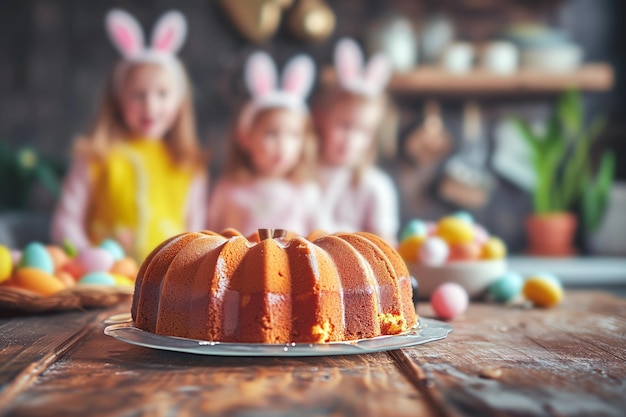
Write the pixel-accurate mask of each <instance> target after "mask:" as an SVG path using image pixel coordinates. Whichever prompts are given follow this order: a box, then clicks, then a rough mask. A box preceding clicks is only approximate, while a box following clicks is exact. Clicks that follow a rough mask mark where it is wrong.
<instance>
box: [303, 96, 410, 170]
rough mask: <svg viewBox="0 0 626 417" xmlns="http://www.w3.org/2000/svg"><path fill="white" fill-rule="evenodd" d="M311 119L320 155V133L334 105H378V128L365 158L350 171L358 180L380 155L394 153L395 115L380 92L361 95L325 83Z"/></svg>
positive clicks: (388, 155) (316, 100)
mask: <svg viewBox="0 0 626 417" xmlns="http://www.w3.org/2000/svg"><path fill="white" fill-rule="evenodd" d="M314 103H315V105H314V111H313V118H314V120H315V126H316V128H317V131H318V136H319V137H320V147H319V148H320V149H319V150H320V155H323V154H324V142H325V141H324V140H323V133H324V130H325V129H326V124H327V119H328V116H329V114H331V113H332V112H333V111H334V110H335V109H336V108H337V107H338V106H342V105H350V104H355V105H368V104H374V105H376V106H379V107H380V112H381V117H380V123H379V126H378V129H376V133H375V137H374V140H373V141H372V144H371V147H370V149H369V150H368V151H367V154H366V156H365V158H363V159H361V160H360V163H359V164H358V165H357V166H356V168H355V172H354V175H355V177H354V179H355V181H356V182H358V181H359V180H360V178H361V175H362V173H363V171H364V170H365V168H367V167H369V166H372V165H374V164H375V163H376V161H377V160H378V157H379V156H380V155H381V154H382V155H383V156H384V157H387V158H390V157H392V156H394V155H395V153H396V138H395V135H396V133H395V132H396V130H397V124H398V115H397V111H396V109H395V106H393V103H392V101H391V99H390V98H389V96H388V94H386V93H382V94H378V95H375V96H365V95H363V94H358V93H354V92H351V91H347V90H345V89H343V88H341V87H340V86H338V85H337V86H329V87H327V88H326V89H324V90H323V91H322V92H321V93H320V94H319V95H318V96H317V97H316V98H315V101H314Z"/></svg>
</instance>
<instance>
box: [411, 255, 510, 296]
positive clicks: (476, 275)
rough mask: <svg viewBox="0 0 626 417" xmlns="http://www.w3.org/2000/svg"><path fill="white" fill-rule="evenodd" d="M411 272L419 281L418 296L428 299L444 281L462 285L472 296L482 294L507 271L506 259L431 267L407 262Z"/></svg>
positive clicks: (452, 263) (451, 263)
mask: <svg viewBox="0 0 626 417" xmlns="http://www.w3.org/2000/svg"><path fill="white" fill-rule="evenodd" d="M407 266H408V268H409V272H410V273H411V275H412V276H414V277H415V278H416V279H417V282H418V283H419V291H418V297H419V298H421V299H427V298H428V297H430V295H431V294H432V292H433V291H434V290H435V289H436V288H437V287H438V286H439V285H441V284H443V283H444V282H455V283H457V284H459V285H461V286H462V287H463V288H464V289H465V291H467V294H468V295H469V297H470V298H473V299H475V298H479V297H480V296H482V295H483V294H484V293H485V291H486V290H487V287H488V286H489V284H491V283H492V282H494V281H495V280H496V279H498V278H499V277H500V276H502V275H503V274H504V273H505V272H506V271H507V263H506V260H504V259H498V260H489V261H467V262H464V261H461V262H450V263H447V264H445V265H442V266H439V267H429V266H426V265H422V264H419V263H416V262H411V263H407Z"/></svg>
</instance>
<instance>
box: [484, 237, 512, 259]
mask: <svg viewBox="0 0 626 417" xmlns="http://www.w3.org/2000/svg"><path fill="white" fill-rule="evenodd" d="M505 256H506V245H505V244H504V242H503V241H502V239H500V238H497V237H490V238H489V239H488V240H487V242H485V244H484V245H483V249H482V253H481V256H480V257H481V258H483V259H502V258H504V257H505Z"/></svg>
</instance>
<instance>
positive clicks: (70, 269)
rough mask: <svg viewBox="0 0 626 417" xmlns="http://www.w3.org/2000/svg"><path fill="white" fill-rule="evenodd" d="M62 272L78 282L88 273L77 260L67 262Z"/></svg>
mask: <svg viewBox="0 0 626 417" xmlns="http://www.w3.org/2000/svg"><path fill="white" fill-rule="evenodd" d="M61 271H63V272H67V273H68V274H70V275H71V276H72V277H74V280H75V281H78V280H79V279H80V277H82V276H83V275H85V273H86V270H85V268H84V267H83V266H82V265H81V264H80V263H79V262H77V261H76V259H71V260H70V261H68V262H66V263H65V265H63V266H62V267H61Z"/></svg>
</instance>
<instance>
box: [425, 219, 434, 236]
mask: <svg viewBox="0 0 626 417" xmlns="http://www.w3.org/2000/svg"><path fill="white" fill-rule="evenodd" d="M426 231H427V233H428V236H435V235H436V234H437V223H434V222H426Z"/></svg>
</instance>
